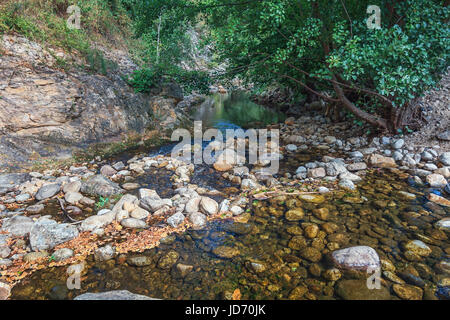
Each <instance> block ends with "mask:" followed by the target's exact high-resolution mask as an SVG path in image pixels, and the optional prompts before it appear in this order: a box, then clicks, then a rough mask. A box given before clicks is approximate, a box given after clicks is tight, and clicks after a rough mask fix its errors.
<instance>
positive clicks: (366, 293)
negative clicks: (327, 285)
mask: <svg viewBox="0 0 450 320" xmlns="http://www.w3.org/2000/svg"><path fill="white" fill-rule="evenodd" d="M336 294H337V295H338V296H339V297H341V298H342V299H344V300H390V299H391V295H390V293H389V290H388V289H387V288H386V287H384V286H382V287H381V288H380V289H369V288H368V286H367V281H366V280H340V281H339V282H338V283H337V285H336Z"/></svg>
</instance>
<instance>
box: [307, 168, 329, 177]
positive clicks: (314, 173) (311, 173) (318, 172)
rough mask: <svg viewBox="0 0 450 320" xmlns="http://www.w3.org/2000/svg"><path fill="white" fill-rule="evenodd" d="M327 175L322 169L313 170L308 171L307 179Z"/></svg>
mask: <svg viewBox="0 0 450 320" xmlns="http://www.w3.org/2000/svg"><path fill="white" fill-rule="evenodd" d="M326 175H327V173H326V171H325V169H324V168H322V167H320V168H314V169H308V177H309V178H323V177H325V176H326Z"/></svg>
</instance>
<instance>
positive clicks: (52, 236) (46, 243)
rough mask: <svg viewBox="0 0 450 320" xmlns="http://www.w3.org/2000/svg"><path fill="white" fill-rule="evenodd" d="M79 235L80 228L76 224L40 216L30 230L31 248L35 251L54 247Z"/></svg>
mask: <svg viewBox="0 0 450 320" xmlns="http://www.w3.org/2000/svg"><path fill="white" fill-rule="evenodd" d="M76 237H78V229H77V227H76V226H74V225H70V224H66V223H61V224H58V223H57V222H56V221H55V220H51V219H48V218H45V217H43V218H40V219H39V220H38V221H36V222H35V224H34V225H33V228H32V229H31V232H30V244H31V248H32V249H33V250H35V251H39V250H48V249H52V248H54V247H55V246H57V245H58V244H61V243H64V242H66V241H69V240H72V239H74V238H76Z"/></svg>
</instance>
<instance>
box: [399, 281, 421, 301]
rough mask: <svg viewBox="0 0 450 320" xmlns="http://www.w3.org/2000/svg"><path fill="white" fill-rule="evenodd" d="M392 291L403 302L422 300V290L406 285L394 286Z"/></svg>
mask: <svg viewBox="0 0 450 320" xmlns="http://www.w3.org/2000/svg"><path fill="white" fill-rule="evenodd" d="M392 290H393V291H394V292H395V294H396V295H397V296H399V297H400V298H401V299H404V300H422V296H423V290H422V289H420V288H419V287H416V286H411V285H408V284H394V285H393V286H392Z"/></svg>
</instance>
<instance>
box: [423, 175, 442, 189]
mask: <svg viewBox="0 0 450 320" xmlns="http://www.w3.org/2000/svg"><path fill="white" fill-rule="evenodd" d="M426 181H427V182H428V184H429V185H430V187H432V188H444V187H445V185H446V184H447V179H445V178H444V176H442V175H440V174H436V173H433V174H430V175H428V176H427V178H426Z"/></svg>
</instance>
